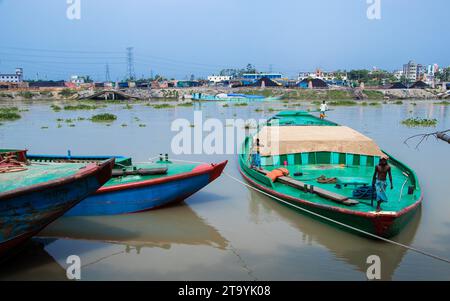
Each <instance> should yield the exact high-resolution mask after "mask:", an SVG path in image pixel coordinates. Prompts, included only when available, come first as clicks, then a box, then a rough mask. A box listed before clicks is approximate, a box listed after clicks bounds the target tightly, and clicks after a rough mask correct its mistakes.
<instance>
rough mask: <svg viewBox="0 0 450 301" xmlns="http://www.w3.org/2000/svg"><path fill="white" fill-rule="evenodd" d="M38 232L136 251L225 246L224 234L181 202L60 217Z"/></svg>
mask: <svg viewBox="0 0 450 301" xmlns="http://www.w3.org/2000/svg"><path fill="white" fill-rule="evenodd" d="M40 236H41V237H55V238H68V239H76V240H86V241H97V242H106V243H113V244H121V245H125V246H126V247H127V248H128V249H132V248H134V249H136V250H137V253H139V252H140V249H141V248H163V249H170V248H171V247H172V245H176V244H182V245H192V246H196V245H202V246H210V247H214V248H219V249H223V250H224V249H225V248H226V247H227V241H226V240H225V238H224V237H222V236H221V235H220V233H219V232H218V231H217V230H216V229H215V228H213V227H212V226H210V225H208V224H207V223H206V222H205V221H204V220H203V219H202V218H201V217H199V216H198V215H197V214H196V213H195V212H194V211H193V210H192V209H191V208H190V207H189V206H187V205H185V204H180V205H174V206H171V207H168V208H164V209H160V210H154V211H148V212H143V213H136V214H127V215H114V216H103V217H70V218H62V219H60V220H58V221H56V222H55V223H53V224H52V225H50V226H49V227H48V228H47V229H45V231H43V232H41V233H40Z"/></svg>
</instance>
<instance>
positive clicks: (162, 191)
mask: <svg viewBox="0 0 450 301" xmlns="http://www.w3.org/2000/svg"><path fill="white" fill-rule="evenodd" d="M226 164H227V161H225V162H222V163H220V164H217V165H212V164H211V165H210V164H204V165H199V166H197V167H196V168H194V169H193V170H192V171H191V172H186V173H181V174H178V175H173V176H168V177H161V178H157V179H152V180H148V181H140V182H134V183H129V184H121V185H116V186H108V187H102V188H100V189H99V190H98V191H97V192H96V193H95V194H93V195H91V196H89V197H88V198H86V199H85V200H83V201H82V202H81V203H80V204H78V205H77V206H75V207H74V208H73V209H71V210H70V211H68V212H67V213H66V214H65V216H96V215H97V216H98V215H118V214H128V213H136V212H142V211H147V210H152V209H156V208H160V207H164V206H167V205H169V204H173V203H176V202H180V201H183V200H184V199H186V198H187V197H189V196H191V195H192V194H194V193H196V192H197V191H199V190H200V189H202V188H203V187H205V186H206V185H208V184H209V183H211V182H212V181H214V180H215V179H216V178H218V177H219V176H220V175H221V173H222V171H223V169H224V168H225V166H226Z"/></svg>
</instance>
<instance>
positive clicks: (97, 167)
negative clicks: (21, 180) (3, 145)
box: [0, 158, 114, 201]
mask: <svg viewBox="0 0 450 301" xmlns="http://www.w3.org/2000/svg"><path fill="white" fill-rule="evenodd" d="M113 166H114V158H112V159H109V160H107V161H105V162H102V163H101V164H89V165H87V166H86V167H84V168H82V169H80V170H79V171H78V172H77V173H76V174H74V175H72V176H68V177H63V178H60V179H56V180H52V181H48V182H45V183H40V184H36V185H30V186H27V187H22V188H18V189H14V190H11V191H7V192H2V193H0V201H3V200H6V199H10V198H14V197H17V196H20V195H23V194H27V193H32V192H37V191H41V190H45V189H51V188H53V187H56V186H59V185H65V184H69V183H72V182H75V181H78V180H80V179H83V178H87V177H89V176H91V175H93V174H96V178H97V180H98V181H99V183H100V184H101V185H103V184H105V183H106V182H107V181H108V180H109V179H110V178H111V174H112V168H113Z"/></svg>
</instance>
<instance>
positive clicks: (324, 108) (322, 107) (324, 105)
mask: <svg viewBox="0 0 450 301" xmlns="http://www.w3.org/2000/svg"><path fill="white" fill-rule="evenodd" d="M327 111H328V105H327V103H326V102H325V100H324V101H323V102H322V104H321V105H320V119H325V117H326V116H327V115H326V112H327Z"/></svg>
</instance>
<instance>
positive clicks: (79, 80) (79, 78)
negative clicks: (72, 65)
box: [70, 75, 85, 85]
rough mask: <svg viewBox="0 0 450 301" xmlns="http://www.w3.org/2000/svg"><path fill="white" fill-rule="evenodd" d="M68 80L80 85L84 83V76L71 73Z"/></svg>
mask: <svg viewBox="0 0 450 301" xmlns="http://www.w3.org/2000/svg"><path fill="white" fill-rule="evenodd" d="M70 82H71V83H72V84H75V85H82V84H84V83H85V78H84V77H83V76H78V75H72V76H71V77H70Z"/></svg>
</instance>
